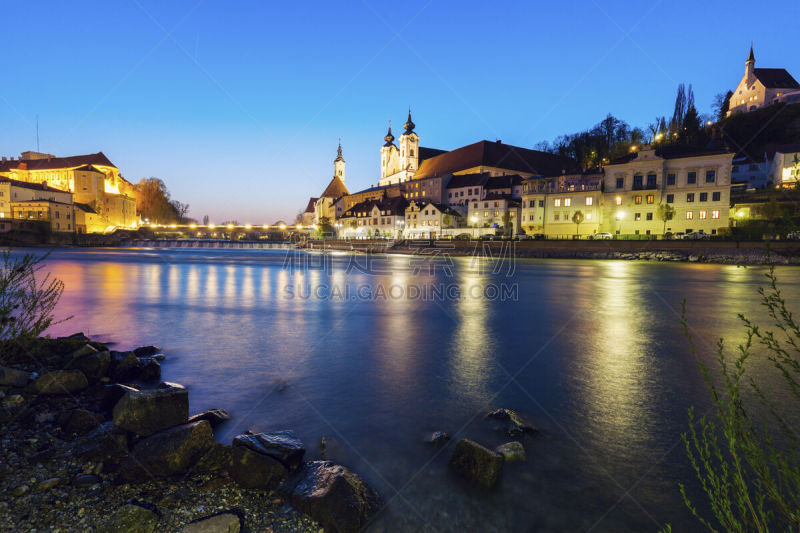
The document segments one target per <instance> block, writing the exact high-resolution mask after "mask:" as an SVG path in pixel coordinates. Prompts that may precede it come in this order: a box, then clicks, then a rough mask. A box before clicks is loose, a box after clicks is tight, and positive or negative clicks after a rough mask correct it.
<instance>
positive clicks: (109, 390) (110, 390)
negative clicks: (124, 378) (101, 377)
mask: <svg viewBox="0 0 800 533" xmlns="http://www.w3.org/2000/svg"><path fill="white" fill-rule="evenodd" d="M102 387H103V388H102V392H101V393H100V409H101V410H102V411H103V412H109V413H110V412H111V410H112V409H114V406H115V405H117V402H118V401H120V399H121V398H122V397H123V396H125V393H126V392H128V391H132V390H139V389H138V388H136V387H129V386H127V385H120V384H119V383H112V384H110V385H103V386H102Z"/></svg>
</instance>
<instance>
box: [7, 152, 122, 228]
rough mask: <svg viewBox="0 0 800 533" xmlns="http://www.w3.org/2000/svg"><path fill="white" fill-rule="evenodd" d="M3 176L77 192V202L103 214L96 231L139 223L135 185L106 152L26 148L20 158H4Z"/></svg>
mask: <svg viewBox="0 0 800 533" xmlns="http://www.w3.org/2000/svg"><path fill="white" fill-rule="evenodd" d="M0 176H2V177H7V178H10V179H13V180H17V181H23V182H27V183H36V184H42V183H44V184H46V185H48V186H49V187H52V188H55V189H59V190H62V191H69V192H71V193H73V201H74V202H78V203H81V204H85V205H87V206H89V207H90V208H91V210H93V211H94V212H95V214H96V215H98V216H99V218H100V223H95V224H91V227H92V228H94V229H93V231H92V232H96V231H107V230H110V229H114V228H136V227H137V226H138V218H137V216H136V199H135V195H134V188H133V185H132V184H131V183H130V182H128V181H127V180H126V179H125V178H123V177H122V176H121V175H120V173H119V169H118V168H117V167H116V166H114V164H113V163H112V162H111V161H110V160H109V159H108V158H107V157H106V156H105V154H103V153H102V152H98V153H96V154H88V155H77V156H70V157H55V156H54V155H52V154H44V153H40V152H23V153H22V154H21V156H20V158H19V159H14V158H11V159H8V158H5V157H4V158H3V159H2V161H0ZM87 231H88V227H87Z"/></svg>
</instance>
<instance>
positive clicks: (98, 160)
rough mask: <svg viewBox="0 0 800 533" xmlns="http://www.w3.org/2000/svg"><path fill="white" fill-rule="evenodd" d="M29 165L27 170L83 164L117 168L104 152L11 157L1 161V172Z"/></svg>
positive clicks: (70, 166) (73, 166) (74, 166)
mask: <svg viewBox="0 0 800 533" xmlns="http://www.w3.org/2000/svg"><path fill="white" fill-rule="evenodd" d="M26 153H27V152H26ZM20 165H24V167H27V170H47V169H51V168H76V167H81V166H83V165H99V166H103V167H113V168H117V167H116V166H115V165H114V163H112V162H111V161H110V160H109V159H108V157H106V155H105V154H104V153H103V152H97V153H96V154H87V155H72V156H69V157H51V158H47V159H23V158H20V159H9V160H6V161H0V172H8V171H9V170H12V169H16V168H20Z"/></svg>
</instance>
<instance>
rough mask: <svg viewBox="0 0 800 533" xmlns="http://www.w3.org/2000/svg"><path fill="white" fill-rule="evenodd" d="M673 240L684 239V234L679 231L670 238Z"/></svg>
mask: <svg viewBox="0 0 800 533" xmlns="http://www.w3.org/2000/svg"><path fill="white" fill-rule="evenodd" d="M672 238H673V239H677V240H681V239H685V238H686V234H685V233H684V232H682V231H679V232H678V233H676V234H675V235H673V236H672Z"/></svg>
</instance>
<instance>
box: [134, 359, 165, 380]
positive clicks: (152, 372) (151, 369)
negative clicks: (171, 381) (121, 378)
mask: <svg viewBox="0 0 800 533" xmlns="http://www.w3.org/2000/svg"><path fill="white" fill-rule="evenodd" d="M139 362H140V363H141V368H140V369H139V380H140V381H145V382H148V381H158V380H160V379H161V364H160V363H159V362H158V361H156V360H155V358H153V357H146V358H142V359H139Z"/></svg>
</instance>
